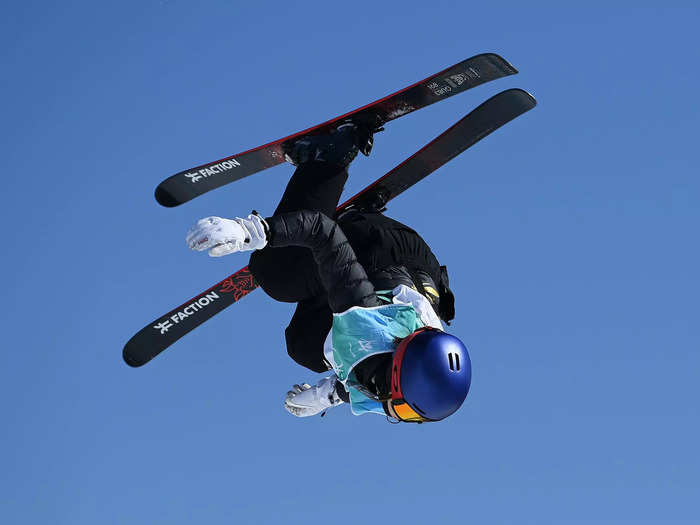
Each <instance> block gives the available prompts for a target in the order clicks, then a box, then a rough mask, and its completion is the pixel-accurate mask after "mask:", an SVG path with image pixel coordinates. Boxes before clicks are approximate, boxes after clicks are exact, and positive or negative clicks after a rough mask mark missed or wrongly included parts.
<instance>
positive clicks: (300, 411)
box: [284, 375, 344, 417]
mask: <svg viewBox="0 0 700 525" xmlns="http://www.w3.org/2000/svg"><path fill="white" fill-rule="evenodd" d="M338 387H340V388H343V385H342V384H340V383H338V378H337V376H334V375H333V376H329V377H324V378H323V379H321V381H319V382H318V384H317V385H315V386H311V385H309V384H307V383H303V384H301V385H294V386H293V387H292V389H291V390H290V391H289V392H287V397H286V399H285V400H284V408H285V409H286V410H287V412H289V413H290V414H292V415H293V416H297V417H309V416H315V415H316V414H318V413H319V412H323V411H324V410H326V409H327V408H331V407H334V406H337V405H340V404H342V403H344V401H343V400H342V399H340V396H338V392H337V391H336V389H337V388H338Z"/></svg>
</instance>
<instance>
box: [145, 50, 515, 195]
mask: <svg viewBox="0 0 700 525" xmlns="http://www.w3.org/2000/svg"><path fill="white" fill-rule="evenodd" d="M517 72H518V70H517V69H515V68H514V67H513V66H512V65H511V64H509V63H508V62H507V61H506V60H505V59H503V58H502V57H500V56H499V55H496V54H495V53H484V54H481V55H476V56H474V57H472V58H468V59H466V60H464V61H462V62H460V63H459V64H455V65H454V66H452V67H449V68H447V69H444V70H443V71H440V72H439V73H436V74H434V75H432V76H430V77H428V78H426V79H425V80H422V81H420V82H417V83H415V84H412V85H411V86H408V87H407V88H404V89H402V90H400V91H397V92H396V93H392V94H391V95H388V96H386V97H384V98H381V99H379V100H377V101H375V102H372V103H371V104H368V105H366V106H362V107H361V108H358V109H356V110H354V111H350V112H349V113H345V114H344V115H341V116H339V117H337V118H334V119H332V120H329V121H327V122H324V123H323V124H319V125H318V126H314V127H312V128H308V129H305V130H304V131H300V132H298V133H295V134H293V135H290V136H288V137H284V138H282V139H279V140H276V141H274V142H270V143H268V144H265V145H263V146H259V147H257V148H253V149H251V150H248V151H244V152H243V153H238V154H236V155H231V156H229V157H225V158H223V159H219V160H216V161H214V162H209V163H207V164H202V165H201V166H196V167H194V168H191V169H189V170H185V171H181V172H179V173H176V174H175V175H172V176H171V177H168V178H167V179H165V180H164V181H163V182H161V183H160V184H159V185H158V187H157V188H156V191H155V197H156V200H157V201H158V202H159V203H160V204H162V205H163V206H167V207H173V206H178V205H180V204H183V203H185V202H187V201H190V200H192V199H194V198H195V197H198V196H200V195H202V194H204V193H206V192H208V191H211V190H213V189H216V188H218V187H220V186H223V185H225V184H228V183H230V182H233V181H235V180H239V179H242V178H243V177H247V176H248V175H252V174H254V173H257V172H259V171H262V170H265V169H267V168H271V167H273V166H276V165H278V164H281V163H282V162H284V152H283V150H282V148H283V146H284V144H285V143H287V142H288V141H291V140H294V139H296V138H299V137H301V136H303V135H309V134H317V133H325V132H326V131H327V130H328V128H330V127H332V126H333V125H335V124H337V123H338V122H340V121H343V120H352V121H353V122H356V123H359V124H362V125H364V126H367V127H369V128H371V129H374V130H377V129H380V128H381V127H382V126H383V125H384V124H386V123H387V122H389V121H392V120H394V119H396V118H399V117H402V116H404V115H407V114H409V113H411V112H413V111H415V110H417V109H421V108H424V107H426V106H429V105H431V104H433V103H435V102H438V101H440V100H444V99H446V98H449V97H451V96H453V95H456V94H457V93H461V92H463V91H466V90H468V89H471V88H473V87H476V86H478V85H480V84H483V83H485V82H489V81H491V80H496V79H498V78H502V77H505V76H508V75H514V74H515V73H517Z"/></svg>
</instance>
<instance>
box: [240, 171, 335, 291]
mask: <svg viewBox="0 0 700 525" xmlns="http://www.w3.org/2000/svg"><path fill="white" fill-rule="evenodd" d="M347 178H348V171H347V167H339V166H334V165H329V164H327V163H325V162H313V163H309V164H304V165H302V166H299V167H298V168H297V169H296V171H295V172H294V175H292V178H291V179H290V181H289V183H288V184H287V188H286V190H285V192H284V195H283V196H282V200H281V201H280V203H279V205H278V206H277V209H276V210H275V213H274V215H281V214H283V213H288V212H292V211H301V210H313V211H320V212H322V213H324V214H325V215H328V216H333V213H334V212H335V208H336V207H337V205H338V201H339V200H340V195H341V193H342V192H343V186H344V185H345V181H346V180H347ZM250 269H251V272H252V273H253V276H254V277H255V280H256V281H257V282H258V284H260V287H261V288H262V289H263V290H265V293H267V294H268V295H269V296H270V297H272V298H273V299H275V300H277V301H283V302H288V303H296V302H299V301H303V300H305V299H309V298H311V297H316V296H318V295H325V291H324V289H323V286H322V285H321V281H320V279H319V277H318V270H317V268H316V262H315V261H314V259H313V257H312V255H311V251H310V250H309V249H308V248H302V247H298V246H290V247H287V248H271V247H267V248H265V249H264V250H258V251H256V252H254V253H253V255H252V256H251V257H250Z"/></svg>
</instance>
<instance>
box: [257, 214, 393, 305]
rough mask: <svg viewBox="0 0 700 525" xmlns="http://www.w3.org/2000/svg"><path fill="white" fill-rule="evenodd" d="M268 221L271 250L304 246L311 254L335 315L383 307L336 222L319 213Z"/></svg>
mask: <svg viewBox="0 0 700 525" xmlns="http://www.w3.org/2000/svg"><path fill="white" fill-rule="evenodd" d="M265 221H266V223H267V225H268V227H269V231H268V232H267V242H268V244H269V245H270V246H272V247H275V248H279V247H284V246H304V247H305V248H309V249H310V250H311V253H312V254H313V257H314V260H315V261H316V264H317V265H318V273H319V276H320V278H321V283H322V284H323V287H324V288H325V289H326V291H327V292H328V304H329V305H330V307H331V309H332V310H333V312H336V313H339V312H344V311H345V310H347V309H348V308H351V307H353V306H362V307H371V306H379V305H380V304H381V303H380V301H379V299H378V298H377V296H376V294H375V291H374V286H373V285H372V283H371V282H370V281H369V279H368V278H367V273H366V272H365V269H364V268H363V267H362V265H361V264H360V263H359V262H358V260H357V257H356V256H355V252H354V251H353V249H352V247H351V246H350V243H349V242H348V240H347V238H346V237H345V234H344V233H343V231H342V229H341V228H340V226H338V224H337V223H336V222H335V221H334V220H332V219H330V218H328V217H327V216H326V215H324V214H323V213H321V212H319V211H296V212H291V213H285V214H281V215H276V216H273V217H269V218H267V219H265ZM280 264H284V261H280Z"/></svg>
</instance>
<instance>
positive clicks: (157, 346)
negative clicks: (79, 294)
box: [123, 89, 537, 367]
mask: <svg viewBox="0 0 700 525" xmlns="http://www.w3.org/2000/svg"><path fill="white" fill-rule="evenodd" d="M536 104H537V102H536V101H535V99H534V98H533V97H532V96H531V95H530V94H529V93H527V92H526V91H523V90H522V89H509V90H506V91H503V92H501V93H499V94H498V95H495V96H494V97H492V98H490V99H489V100H487V101H486V102H484V103H483V104H481V105H480V106H479V107H477V108H476V109H474V110H473V111H472V112H471V113H469V114H468V115H467V116H466V117H464V118H462V119H461V120H460V121H459V122H457V123H456V124H455V125H454V126H452V127H451V128H449V129H448V130H447V131H445V132H444V133H442V134H441V135H440V136H439V137H437V138H436V139H434V140H433V141H432V142H430V143H428V144H427V145H426V146H424V147H423V148H422V149H420V150H419V151H418V152H416V153H415V154H413V155H412V156H411V157H409V158H408V159H406V160H405V161H403V162H402V163H401V164H399V165H398V166H396V167H395V168H394V169H392V170H391V171H389V172H388V173H387V174H386V175H384V176H383V177H381V178H380V179H378V180H377V181H375V182H374V183H372V184H371V185H369V186H368V187H367V188H365V189H364V190H362V191H361V192H359V193H358V194H356V195H355V196H354V197H352V198H350V199H349V200H347V201H346V202H344V203H343V204H341V205H340V206H339V207H338V208H337V210H336V216H337V215H338V214H340V213H342V212H344V211H347V210H348V209H350V208H351V207H363V206H373V207H377V206H383V205H384V204H386V203H387V202H388V201H389V200H391V199H393V198H394V197H396V196H398V195H400V194H401V193H403V192H404V191H405V190H406V189H408V188H409V187H411V186H413V185H414V184H416V183H417V182H419V181H420V180H422V179H423V178H425V177H427V176H428V175H429V174H430V173H432V172H433V171H435V170H437V169H438V168H439V167H440V166H442V165H443V164H445V163H447V162H449V161H450V160H451V159H453V158H454V157H456V156H457V155H459V154H460V153H462V152H463V151H464V150H466V149H467V148H469V147H470V146H472V145H474V144H476V143H477V142H478V141H480V140H481V139H483V138H484V137H485V136H487V135H488V134H490V133H491V132H493V131H495V130H496V129H498V128H499V127H501V126H503V125H504V124H506V123H508V122H510V121H511V120H513V119H514V118H516V117H518V116H519V115H522V114H523V113H525V112H527V111H529V110H530V109H532V108H533V107H535V105H536ZM257 287H258V285H257V283H256V282H255V280H254V278H253V276H252V274H251V273H250V270H249V269H248V267H247V266H246V267H245V268H243V269H241V270H239V271H237V272H236V273H234V274H233V275H230V276H229V277H227V278H226V279H224V280H223V281H221V282H219V283H217V284H215V285H214V286H212V287H211V288H209V289H208V290H206V291H204V292H202V293H200V294H199V295H197V296H195V297H194V298H192V299H190V300H189V301H187V302H186V303H184V304H182V305H180V306H178V307H177V308H174V309H173V310H171V311H170V312H168V313H167V314H165V315H163V316H161V317H159V318H158V319H156V320H154V321H153V322H151V323H149V324H147V325H146V326H145V327H144V328H142V329H141V330H140V331H139V332H138V333H136V335H134V336H133V337H132V338H131V339H130V340H129V341H128V342H127V343H126V345H125V346H124V350H123V357H124V361H125V362H126V363H127V364H128V365H130V366H133V367H138V366H142V365H144V364H146V363H147V362H148V361H150V360H151V359H153V358H154V357H155V356H157V355H158V354H160V353H161V352H162V351H163V350H165V349H166V348H168V347H169V346H170V345H172V344H173V343H174V342H175V341H177V340H178V339H180V338H181V337H183V336H184V335H186V334H187V333H189V332H191V331H192V330H193V329H194V328H196V327H197V326H199V325H200V324H202V323H203V322H205V321H206V320H208V319H210V318H211V317H213V316H214V315H216V314H217V313H219V312H220V311H221V310H223V309H224V308H226V307H228V306H230V305H231V304H233V303H235V302H236V301H238V300H240V299H241V298H242V297H244V296H245V295H247V294H249V293H250V292H252V291H253V290H255V289H256V288H257Z"/></svg>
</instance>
